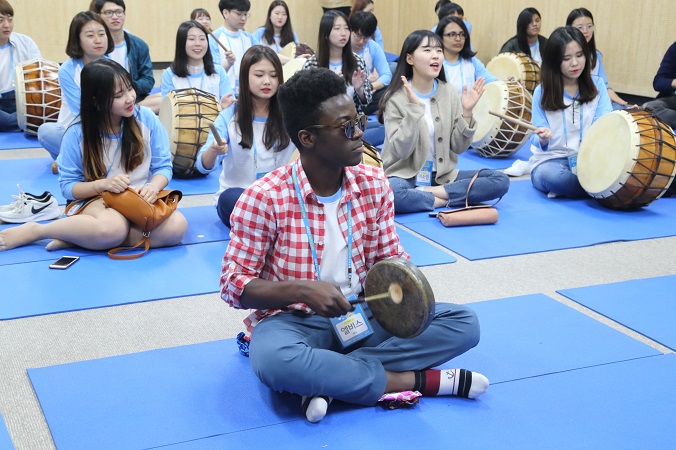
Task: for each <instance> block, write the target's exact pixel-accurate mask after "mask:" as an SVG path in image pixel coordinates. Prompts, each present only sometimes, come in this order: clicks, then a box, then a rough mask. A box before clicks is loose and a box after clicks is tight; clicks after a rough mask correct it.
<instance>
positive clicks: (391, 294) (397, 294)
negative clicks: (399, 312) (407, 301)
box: [350, 283, 404, 305]
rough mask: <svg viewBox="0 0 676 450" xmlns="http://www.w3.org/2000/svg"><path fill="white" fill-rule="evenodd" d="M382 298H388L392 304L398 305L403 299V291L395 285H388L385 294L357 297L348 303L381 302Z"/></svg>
mask: <svg viewBox="0 0 676 450" xmlns="http://www.w3.org/2000/svg"><path fill="white" fill-rule="evenodd" d="M383 298H389V299H391V300H392V302H393V303H394V304H397V305H398V304H399V303H401V301H402V300H403V299H404V291H403V290H402V289H401V286H399V285H398V284H397V283H392V284H390V287H389V288H388V289H387V292H383V293H382V294H375V295H369V296H368V297H359V298H356V299H354V300H350V303H352V304H353V305H354V304H356V303H364V302H370V301H373V300H381V299H383Z"/></svg>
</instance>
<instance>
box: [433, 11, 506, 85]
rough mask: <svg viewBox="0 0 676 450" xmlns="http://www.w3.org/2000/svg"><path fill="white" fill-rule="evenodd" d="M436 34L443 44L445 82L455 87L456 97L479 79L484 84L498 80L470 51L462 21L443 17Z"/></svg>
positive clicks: (466, 32)
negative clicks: (481, 79) (484, 82)
mask: <svg viewBox="0 0 676 450" xmlns="http://www.w3.org/2000/svg"><path fill="white" fill-rule="evenodd" d="M436 33H437V36H439V38H440V39H441V41H442V42H443V44H444V72H445V75H446V82H447V83H450V84H451V85H453V86H454V87H455V90H456V92H457V93H458V97H460V96H462V91H463V89H464V88H465V86H467V87H470V86H472V85H473V84H474V82H475V81H476V80H478V79H479V78H483V79H484V80H485V81H486V83H492V82H494V81H497V80H498V79H497V78H495V77H494V76H493V75H492V74H491V73H490V72H489V71H488V70H487V69H486V66H484V65H483V63H482V62H481V61H479V58H477V57H476V56H475V55H476V53H475V52H473V51H472V50H471V48H472V45H471V41H470V38H469V31H467V28H466V27H465V24H464V22H463V21H462V19H459V18H457V17H453V16H448V17H444V18H443V19H441V21H440V22H439V26H438V27H437V31H436Z"/></svg>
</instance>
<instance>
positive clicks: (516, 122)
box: [488, 110, 538, 131]
mask: <svg viewBox="0 0 676 450" xmlns="http://www.w3.org/2000/svg"><path fill="white" fill-rule="evenodd" d="M488 114H491V115H493V116H495V117H499V118H501V119H504V120H506V121H507V122H509V123H511V124H513V125H520V126H522V127H524V128H526V129H528V130H531V131H537V129H538V127H536V126H535V125H532V124H530V123H528V122H525V121H523V120H521V119H515V118H514V117H509V116H506V115H504V114H502V113H499V112H494V111H490V110H489V111H488Z"/></svg>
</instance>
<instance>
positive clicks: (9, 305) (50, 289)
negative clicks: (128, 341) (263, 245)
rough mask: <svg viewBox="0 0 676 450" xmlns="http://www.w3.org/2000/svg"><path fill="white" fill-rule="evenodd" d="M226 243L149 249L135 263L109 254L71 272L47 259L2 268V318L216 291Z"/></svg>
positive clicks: (84, 261) (83, 262)
mask: <svg viewBox="0 0 676 450" xmlns="http://www.w3.org/2000/svg"><path fill="white" fill-rule="evenodd" d="M227 245H228V243H227V241H225V242H211V243H205V244H198V245H181V246H177V247H170V248H156V249H151V250H150V251H149V252H148V253H147V254H146V255H145V256H143V257H141V258H139V259H136V260H131V261H115V260H112V259H110V258H108V256H107V255H105V254H98V255H93V256H88V257H86V258H81V259H80V260H79V261H78V262H76V263H75V264H73V265H72V266H71V267H70V268H68V269H67V270H53V269H50V268H49V263H48V262H45V261H38V262H31V263H26V264H11V265H6V266H0V279H2V280H12V282H11V283H5V285H4V286H3V288H2V291H1V292H0V320H7V319H18V318H21V317H31V316H40V315H45V314H54V313H61V312H68V311H79V310H84V309H93V308H102V307H107V306H116V305H126V304H129V303H140V302H146V301H151V300H160V299H167V298H174V297H184V296H191V295H199V294H206V293H211V292H217V291H218V280H219V277H220V273H221V264H222V260H223V254H224V253H225V249H226V247H227Z"/></svg>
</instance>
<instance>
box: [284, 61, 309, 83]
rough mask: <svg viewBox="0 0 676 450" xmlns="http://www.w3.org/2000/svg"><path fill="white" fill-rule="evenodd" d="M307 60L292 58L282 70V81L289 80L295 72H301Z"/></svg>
mask: <svg viewBox="0 0 676 450" xmlns="http://www.w3.org/2000/svg"><path fill="white" fill-rule="evenodd" d="M306 60H307V58H294V59H292V60H291V61H289V62H288V63H286V64H284V66H283V67H282V70H283V71H284V80H288V79H289V78H291V77H292V76H293V75H294V74H295V73H296V72H298V71H299V70H301V69H302V68H303V66H304V65H305V61H306Z"/></svg>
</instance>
